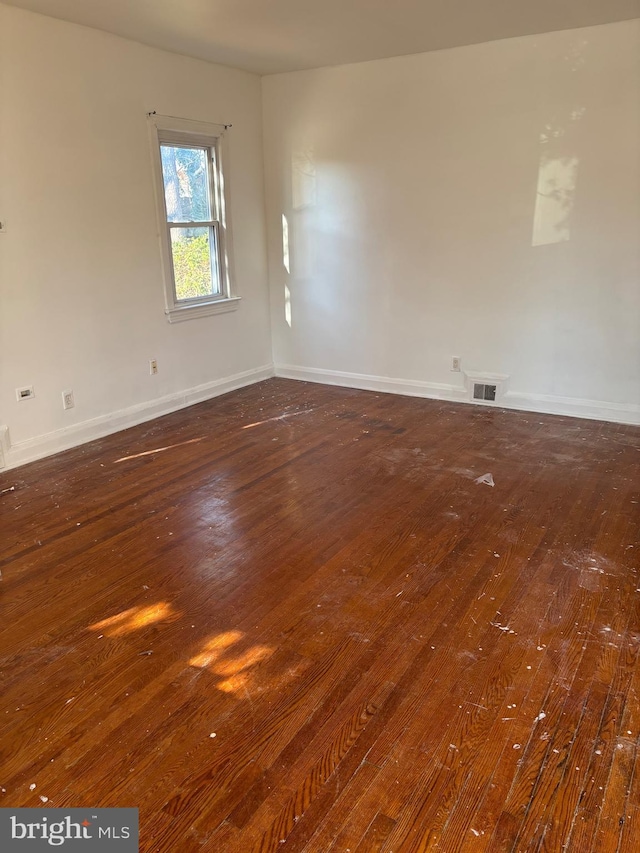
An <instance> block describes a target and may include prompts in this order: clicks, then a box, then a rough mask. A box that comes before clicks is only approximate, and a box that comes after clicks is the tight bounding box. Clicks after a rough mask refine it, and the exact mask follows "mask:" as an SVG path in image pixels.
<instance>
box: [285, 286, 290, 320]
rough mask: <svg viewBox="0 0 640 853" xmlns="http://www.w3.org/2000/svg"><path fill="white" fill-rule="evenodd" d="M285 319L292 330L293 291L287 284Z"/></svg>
mask: <svg viewBox="0 0 640 853" xmlns="http://www.w3.org/2000/svg"><path fill="white" fill-rule="evenodd" d="M284 319H285V320H286V323H287V326H289V328H291V291H290V290H289V288H288V287H287V285H286V284H285V286H284Z"/></svg>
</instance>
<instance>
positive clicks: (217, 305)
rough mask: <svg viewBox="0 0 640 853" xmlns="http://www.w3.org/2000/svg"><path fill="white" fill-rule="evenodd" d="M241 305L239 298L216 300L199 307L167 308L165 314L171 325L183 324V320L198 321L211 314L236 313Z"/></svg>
mask: <svg viewBox="0 0 640 853" xmlns="http://www.w3.org/2000/svg"><path fill="white" fill-rule="evenodd" d="M239 304H240V297H239V296H231V297H229V298H228V299H216V300H215V301H214V302H201V303H200V304H199V305H179V306H176V307H174V308H167V309H166V310H165V312H164V313H165V314H166V315H167V320H168V321H169V322H170V323H182V321H183V320H197V319H198V317H208V316H209V315H210V314H226V313H227V312H228V311H235V310H236V308H237V307H238V305H239Z"/></svg>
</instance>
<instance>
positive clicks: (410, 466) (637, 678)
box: [0, 379, 640, 853]
mask: <svg viewBox="0 0 640 853" xmlns="http://www.w3.org/2000/svg"><path fill="white" fill-rule="evenodd" d="M639 448H640V430H639V429H637V428H634V427H625V426H618V425H614V424H604V423H599V422H590V421H583V420H573V419H570V418H560V417H551V416H541V415H536V414H531V413H522V412H505V411H501V410H495V409H489V408H484V407H483V408H480V407H472V406H464V405H453V404H448V403H442V402H437V401H429V400H420V399H409V398H403V397H399V396H392V395H378V394H375V393H370V392H364V391H353V390H349V389H340V388H329V387H325V386H321V385H309V384H304V383H298V382H291V381H287V380H282V379H272V380H268V381H267V382H264V383H261V384H259V385H255V386H252V387H251V388H246V389H243V390H241V391H237V392H233V393H231V394H229V395H227V396H225V397H220V398H218V399H215V400H212V401H210V402H207V403H203V404H201V405H198V406H194V407H192V408H190V409H186V410H183V411H181V412H178V413H175V414H173V415H169V416H167V417H165V418H162V419H159V420H157V421H154V422H152V423H149V424H144V425H141V426H139V427H136V428H134V429H130V430H127V431H126V432H121V433H119V434H117V435H114V436H111V437H108V438H105V439H103V440H100V441H97V442H94V443H92V444H90V445H85V446H84V447H81V448H77V449H75V450H72V451H68V452H66V453H63V454H60V455H58V456H56V457H51V458H49V459H46V460H43V461H40V462H37V463H33V464H31V465H28V466H25V467H23V468H19V469H16V470H14V471H10V472H8V473H5V474H4V475H3V476H2V477H1V479H0V491H2V494H1V495H0V518H1V531H2V541H1V552H2V553H1V560H0V565H1V568H2V572H3V581H2V583H1V584H0V596H1V598H0V662H1V681H0V685H1V696H0V719H1V720H2V729H1V734H0V749H1V753H0V756H1V757H0V786H1V788H2V791H1V792H0V805H1V806H27V805H29V806H40V805H42V804H43V801H42V799H41V798H44V797H46V798H47V802H46V806H43V807H48V806H116V805H120V806H138V807H139V809H140V825H141V846H140V849H141V850H142V851H145V853H151V851H158V853H165V851H167V852H168V851H171V853H175V852H176V851H178V853H191V851H196V850H197V851H203V853H253V851H255V853H267V851H276V850H277V851H283V853H292V851H299V853H302V851H304V853H338V851H340V853H345V851H350V853H373V851H384V853H417V851H427V850H439V851H445V853H454V851H473V853H480V851H487V853H497V851H523V853H524V851H548V853H559V851H563V850H568V851H573V852H574V853H590V851H594V852H595V851H597V853H608V851H611V853H613V851H625V853H627V852H628V853H636V852H637V851H638V850H640V768H639V767H638V760H639V757H640V753H639V751H638V743H639V734H640V704H639V702H638V693H639V690H640V665H639V662H638V655H639V653H640V576H639V571H638V570H639V569H640V553H639V550H640V542H639V541H638V520H639V517H640V513H639V509H640V504H639V501H640V480H639V476H638V475H639V461H640V454H639V452H638V451H639ZM487 473H491V475H492V477H493V480H494V481H495V485H494V486H489V485H487V484H486V483H483V482H477V478H479V477H481V476H482V475H484V474H487ZM12 487H15V488H14V489H12ZM34 784H35V785H36V787H35V789H33V790H31V786H32V785H34Z"/></svg>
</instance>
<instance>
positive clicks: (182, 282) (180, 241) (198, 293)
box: [149, 114, 239, 323]
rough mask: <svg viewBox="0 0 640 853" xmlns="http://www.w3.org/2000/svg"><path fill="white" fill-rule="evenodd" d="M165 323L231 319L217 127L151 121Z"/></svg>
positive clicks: (234, 300)
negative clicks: (223, 314) (222, 315)
mask: <svg viewBox="0 0 640 853" xmlns="http://www.w3.org/2000/svg"><path fill="white" fill-rule="evenodd" d="M149 120H150V124H151V128H152V133H151V136H152V146H153V161H154V171H155V183H156V200H157V207H158V222H159V226H160V243H161V248H162V264H163V273H164V286H165V302H166V312H165V313H166V314H167V317H168V319H169V322H171V323H175V322H177V321H180V320H189V319H192V318H195V317H202V316H205V315H206V314H217V313H221V312H224V311H232V310H234V309H235V308H237V306H238V302H239V297H238V296H236V295H235V294H234V292H233V282H232V275H231V234H230V231H229V224H228V209H229V205H228V198H227V196H228V181H227V182H226V183H225V180H224V177H223V160H224V153H225V152H224V145H225V132H226V130H227V128H226V127H225V126H224V125H213V124H205V123H203V122H192V121H187V120H186V119H173V118H169V117H166V116H158V115H153V114H152V115H150V116H149Z"/></svg>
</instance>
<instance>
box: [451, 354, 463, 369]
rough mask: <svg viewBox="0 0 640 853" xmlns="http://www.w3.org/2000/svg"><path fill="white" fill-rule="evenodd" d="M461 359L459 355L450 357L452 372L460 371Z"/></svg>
mask: <svg viewBox="0 0 640 853" xmlns="http://www.w3.org/2000/svg"><path fill="white" fill-rule="evenodd" d="M461 361H462V359H461V358H460V356H457V355H454V356H453V358H452V359H451V370H452V372H453V373H460V362H461Z"/></svg>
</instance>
